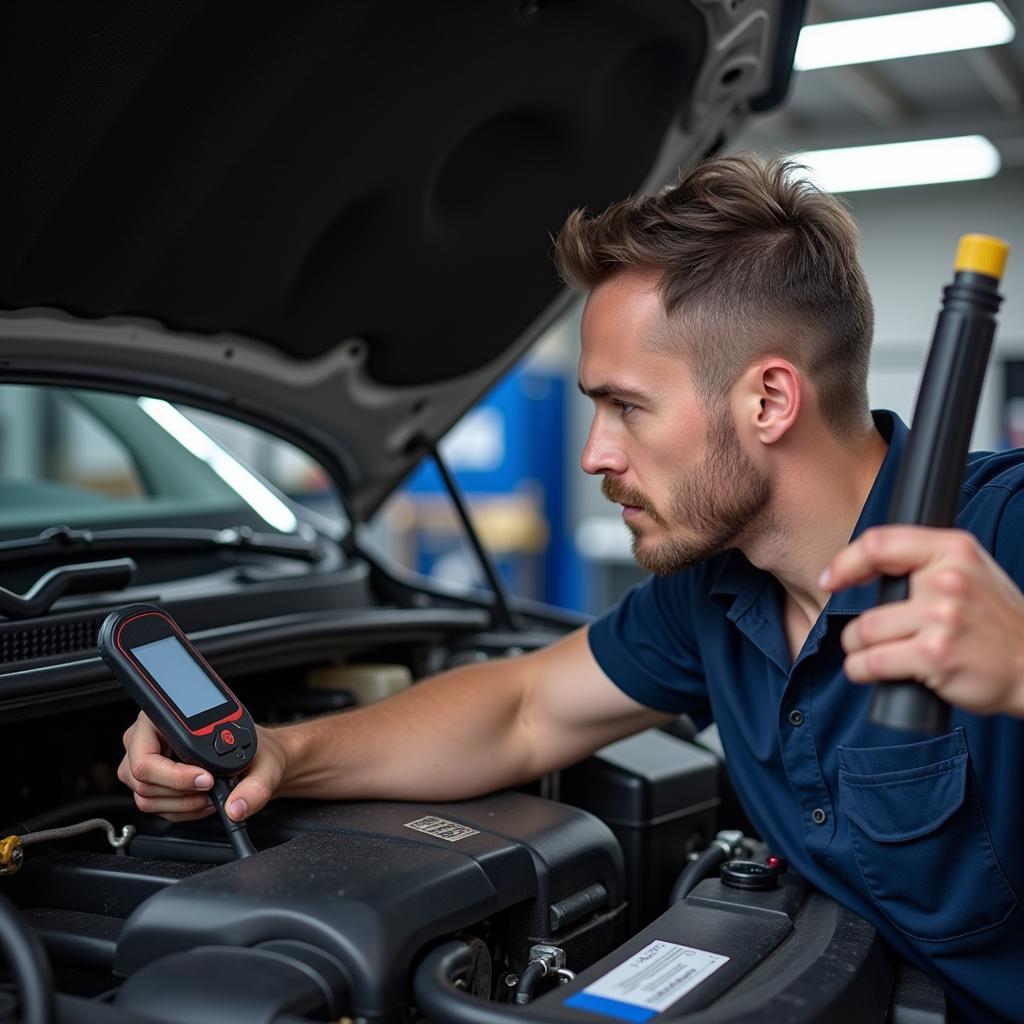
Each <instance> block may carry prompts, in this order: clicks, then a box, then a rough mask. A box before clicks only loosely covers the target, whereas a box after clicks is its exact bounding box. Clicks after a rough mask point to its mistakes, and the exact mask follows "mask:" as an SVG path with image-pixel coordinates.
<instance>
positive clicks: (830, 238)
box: [555, 154, 874, 437]
mask: <svg viewBox="0 0 1024 1024" xmlns="http://www.w3.org/2000/svg"><path fill="white" fill-rule="evenodd" d="M802 170H803V168H801V167H800V166H799V165H798V164H794V163H792V162H790V161H786V160H778V159H776V160H769V161H762V160H761V159H759V158H757V157H755V156H752V155H748V154H747V155H738V156H725V157H717V158H715V159H711V160H707V161H705V162H704V163H702V164H699V165H698V166H697V167H695V168H694V169H693V170H691V171H689V172H688V173H686V174H684V175H683V177H682V178H681V179H680V180H679V182H678V183H677V184H676V185H674V186H672V187H670V188H667V189H665V190H664V191H662V192H661V193H659V194H658V195H655V196H643V197H640V198H636V199H625V200H623V201H622V202H619V203H615V204H614V205H613V206H610V207H609V208H608V209H607V210H605V211H604V213H601V214H598V215H597V216H590V215H588V214H587V213H586V212H585V211H583V210H575V211H573V212H572V213H571V214H570V215H569V218H568V219H567V220H566V222H565V224H564V226H563V227H562V230H561V231H560V232H559V235H558V239H557V242H556V247H555V253H556V261H557V264H558V269H559V272H560V273H561V275H562V277H563V278H564V279H565V281H566V282H567V283H569V284H571V285H573V286H575V287H577V288H581V289H583V290H590V289H592V288H594V287H596V286H597V285H599V284H601V283H602V282H603V281H605V280H607V279H608V278H610V277H612V276H613V275H615V274H617V273H619V272H620V271H624V270H631V269H632V270H641V271H654V272H656V273H657V274H659V275H660V281H659V285H658V290H659V293H660V296H661V301H662V305H663V306H664V309H665V312H666V315H667V316H669V317H671V316H672V315H673V314H674V313H677V312H684V313H685V314H686V316H687V328H688V330H687V336H686V338H685V339H676V337H675V333H676V332H673V344H675V345H681V346H682V349H683V354H684V355H685V357H686V358H687V359H688V361H689V362H690V363H691V369H692V370H693V374H694V380H695V386H696V387H697V390H698V393H699V394H700V396H701V397H702V398H703V399H704V400H705V401H706V402H711V401H714V400H716V399H718V398H720V397H721V396H723V395H724V394H725V393H727V392H728V390H729V388H730V387H731V386H732V384H733V383H734V382H735V381H736V380H737V378H738V377H739V376H740V374H742V372H743V371H744V370H745V369H746V367H747V366H749V365H750V363H751V362H752V361H753V360H754V359H756V358H757V357H758V356H761V355H767V354H769V353H770V352H776V353H778V354H780V355H784V356H786V358H789V359H792V361H793V362H794V363H795V364H796V365H797V366H798V367H800V368H801V369H802V370H804V371H805V372H806V373H807V374H808V376H809V377H810V379H811V380H813V381H814V383H815V385H816V387H817V391H818V397H819V406H820V409H821V414H822V417H823V418H824V420H825V422H826V423H827V424H828V426H829V427H830V428H831V430H832V431H833V433H835V434H837V435H838V436H840V437H844V436H847V435H849V434H850V433H852V432H853V431H854V430H856V429H859V428H861V427H862V426H863V425H864V424H865V423H866V422H868V399H867V372H868V360H869V356H870V349H871V335H872V330H873V326H874V312H873V309H872V306H871V297H870V295H869V293H868V287H867V282H866V281H865V280H864V273H863V271H862V270H861V267H860V263H859V261H858V258H857V241H858V232H857V227H856V225H855V224H854V222H853V218H852V217H851V216H850V214H849V213H848V212H847V210H846V208H845V207H844V206H843V205H842V203H840V202H839V200H837V199H836V198H835V197H833V196H831V195H829V194H827V193H824V192H822V191H821V190H820V189H818V188H817V187H816V186H815V185H813V184H812V183H811V182H810V181H808V180H807V179H806V177H805V176H802V175H801V173H800V172H801V171H802Z"/></svg>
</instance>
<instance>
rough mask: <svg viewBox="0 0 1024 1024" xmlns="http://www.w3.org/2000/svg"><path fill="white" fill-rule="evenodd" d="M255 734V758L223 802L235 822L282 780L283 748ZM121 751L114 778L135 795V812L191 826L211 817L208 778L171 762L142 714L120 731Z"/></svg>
mask: <svg viewBox="0 0 1024 1024" xmlns="http://www.w3.org/2000/svg"><path fill="white" fill-rule="evenodd" d="M256 732H257V741H258V749H257V751H256V756H255V757H254V758H253V760H252V764H251V765H250V766H249V770H248V772H247V773H246V775H245V777H244V778H243V779H242V780H241V781H240V782H239V783H238V785H237V786H235V788H234V790H232V793H231V796H230V797H228V803H227V809H228V817H230V818H233V819H234V820H235V821H242V820H243V819H245V818H247V817H249V815H251V814H255V813H256V811H258V810H260V808H262V807H264V806H265V805H266V803H267V801H269V800H270V798H271V797H272V796H273V794H274V791H275V790H276V789H277V786H278V784H279V783H280V781H281V777H282V776H283V775H284V767H285V754H284V749H283V747H282V746H281V744H280V743H279V742H278V740H277V738H276V737H275V736H274V733H273V731H272V730H268V729H263V728H261V727H260V726H257V727H256ZM124 746H125V751H126V753H125V756H124V759H123V760H122V761H121V764H120V766H119V767H118V769H117V777H118V778H119V779H120V780H121V781H122V782H123V783H124V784H125V785H126V786H128V787H129V788H130V789H131V790H132V791H133V792H134V794H135V804H136V806H137V807H138V808H139V810H140V811H146V812H147V813H153V814H160V815H163V817H165V818H167V820H168V821H192V820H194V819H195V818H205V817H206V815H208V814H212V813H213V804H211V803H210V798H209V792H210V790H211V789H212V788H213V779H212V778H211V777H210V773H209V772H207V771H205V770H204V769H202V768H197V767H195V766H194V765H187V764H181V763H180V762H179V761H172V760H170V759H169V757H168V755H169V753H170V751H169V750H168V748H167V745H166V744H165V743H164V741H163V740H162V739H161V737H160V734H159V733H158V732H157V731H156V729H154V728H153V723H152V722H150V720H149V719H148V718H147V717H146V716H145V715H144V714H142V713H141V712H140V714H139V717H138V718H137V719H136V720H135V722H134V724H132V725H130V726H129V727H128V729H127V730H126V731H125V734H124Z"/></svg>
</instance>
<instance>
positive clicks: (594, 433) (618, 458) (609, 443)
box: [580, 420, 626, 476]
mask: <svg viewBox="0 0 1024 1024" xmlns="http://www.w3.org/2000/svg"><path fill="white" fill-rule="evenodd" d="M580 465H581V466H582V467H583V472H584V473H590V474H591V476H597V475H598V474H601V473H610V474H613V475H617V474H619V473H624V472H625V470H626V456H625V453H624V452H623V451H622V449H621V448H620V447H619V446H618V445H617V444H615V443H614V440H613V439H612V438H610V437H608V435H607V434H606V433H605V432H604V431H603V430H601V429H600V427H599V425H598V423H597V420H595V421H594V422H593V423H592V424H591V425H590V433H589V434H588V435H587V443H586V444H585V445H584V446H583V454H582V455H581V456H580Z"/></svg>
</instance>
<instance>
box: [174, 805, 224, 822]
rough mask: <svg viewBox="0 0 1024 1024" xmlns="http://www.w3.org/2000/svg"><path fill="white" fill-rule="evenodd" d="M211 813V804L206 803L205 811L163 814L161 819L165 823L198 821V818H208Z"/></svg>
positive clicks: (212, 809)
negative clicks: (163, 819) (165, 821)
mask: <svg viewBox="0 0 1024 1024" xmlns="http://www.w3.org/2000/svg"><path fill="white" fill-rule="evenodd" d="M213 811H214V808H213V804H211V803H209V802H207V804H206V809H205V810H202V811H195V812H193V813H191V814H165V815H164V816H163V817H164V818H165V819H166V820H167V821H199V820H200V818H208V817H209V816H210V815H211V814H213Z"/></svg>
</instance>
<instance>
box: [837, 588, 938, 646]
mask: <svg viewBox="0 0 1024 1024" xmlns="http://www.w3.org/2000/svg"><path fill="white" fill-rule="evenodd" d="M925 614H926V613H925V610H924V609H923V608H922V607H921V606H920V605H919V604H915V603H913V602H911V601H896V602H894V603H893V604H886V605H881V606H880V607H878V608H872V609H870V610H868V611H866V612H864V613H863V614H862V615H859V616H857V618H855V619H854V620H853V622H851V623H850V624H849V625H848V626H847V627H846V628H845V629H844V630H843V632H842V635H841V637H840V641H841V643H842V645H843V650H844V651H846V653H847V654H852V653H854V652H855V651H859V650H861V649H862V648H864V647H870V646H872V645H873V644H883V643H889V642H891V641H893V640H904V639H906V638H908V637H911V636H913V635H914V634H915V633H916V632H917V631H918V630H919V629H921V627H922V626H923V625H925Z"/></svg>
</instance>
